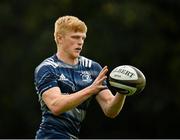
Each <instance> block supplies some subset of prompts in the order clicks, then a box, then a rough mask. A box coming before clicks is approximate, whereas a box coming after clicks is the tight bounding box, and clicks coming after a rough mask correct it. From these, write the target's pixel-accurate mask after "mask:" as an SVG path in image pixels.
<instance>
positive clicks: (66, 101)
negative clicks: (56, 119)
mask: <svg viewBox="0 0 180 140" xmlns="http://www.w3.org/2000/svg"><path fill="white" fill-rule="evenodd" d="M90 96H92V93H91V89H90V88H89V87H87V88H85V89H83V90H80V91H78V92H75V93H71V94H66V95H63V94H62V95H61V96H60V97H59V98H57V99H56V100H54V103H53V106H56V107H57V110H56V114H60V113H63V112H65V111H67V110H70V109H72V108H75V107H77V106H78V105H80V104H81V103H82V102H84V101H85V100H87V99H88V98H89V97H90Z"/></svg>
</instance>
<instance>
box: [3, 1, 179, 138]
mask: <svg viewBox="0 0 180 140" xmlns="http://www.w3.org/2000/svg"><path fill="white" fill-rule="evenodd" d="M179 9H180V1H179V0H133V1H129V0H93V1H90V0H89V1H83V0H51V1H48V0H26V1H25V0H24V1H23V0H11V1H7V0H1V2H0V64H1V68H0V76H1V80H0V85H1V86H0V109H1V114H0V138H34V136H35V131H36V130H37V128H38V126H39V122H40V119H41V112H40V106H39V103H38V98H37V95H36V92H35V89H34V82H33V74H34V69H35V67H36V66H37V65H38V64H39V63H40V62H41V61H42V60H43V59H45V58H46V57H49V56H51V55H53V54H54V53H55V51H56V45H55V42H54V39H53V32H54V22H55V20H56V19H57V18H58V17H59V16H63V15H74V16H78V17H79V18H80V19H82V20H83V21H85V22H86V24H87V26H88V33H87V39H86V42H85V45H84V50H83V52H82V55H84V56H86V57H88V58H91V59H94V60H96V61H98V62H99V63H100V64H101V65H102V66H104V65H108V67H109V70H112V69H113V68H114V67H116V66H119V65H124V64H129V65H133V66H135V67H137V68H139V69H140V70H141V71H142V72H143V73H144V74H145V76H146V79H147V85H146V88H145V89H144V91H143V92H142V93H141V94H139V95H137V96H131V97H128V98H127V99H126V102H125V105H124V108H123V110H122V112H121V113H120V115H119V116H118V117H117V118H115V119H113V120H111V119H108V118H106V117H105V116H104V115H103V113H102V111H101V109H100V107H99V106H98V105H97V103H96V102H95V101H94V100H93V102H92V104H91V106H90V108H89V110H88V114H87V118H86V120H85V122H84V123H83V125H82V131H81V134H80V138H180V133H179V126H180V119H179V118H180V76H179V70H180V26H179V25H180V16H179Z"/></svg>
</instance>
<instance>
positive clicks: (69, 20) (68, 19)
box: [54, 16, 87, 42]
mask: <svg viewBox="0 0 180 140" xmlns="http://www.w3.org/2000/svg"><path fill="white" fill-rule="evenodd" d="M70 31H74V32H83V33H86V32H87V26H86V24H85V23H84V22H83V21H82V20H80V19H79V18H77V17H75V16H62V17H59V18H58V19H57V20H56V22H55V29H54V37H55V41H56V37H57V35H58V34H61V35H64V34H65V33H66V32H70ZM56 42H57V41H56Z"/></svg>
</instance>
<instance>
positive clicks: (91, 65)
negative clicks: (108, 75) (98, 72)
mask: <svg viewBox="0 0 180 140" xmlns="http://www.w3.org/2000/svg"><path fill="white" fill-rule="evenodd" d="M79 60H80V65H82V66H84V67H87V68H96V67H97V68H99V67H100V68H101V65H100V64H99V63H98V62H96V61H93V60H91V59H89V58H87V57H84V56H80V58H79Z"/></svg>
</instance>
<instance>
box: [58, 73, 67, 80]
mask: <svg viewBox="0 0 180 140" xmlns="http://www.w3.org/2000/svg"><path fill="white" fill-rule="evenodd" d="M59 80H60V81H68V79H67V78H66V77H65V76H64V74H61V75H60V76H59Z"/></svg>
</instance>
